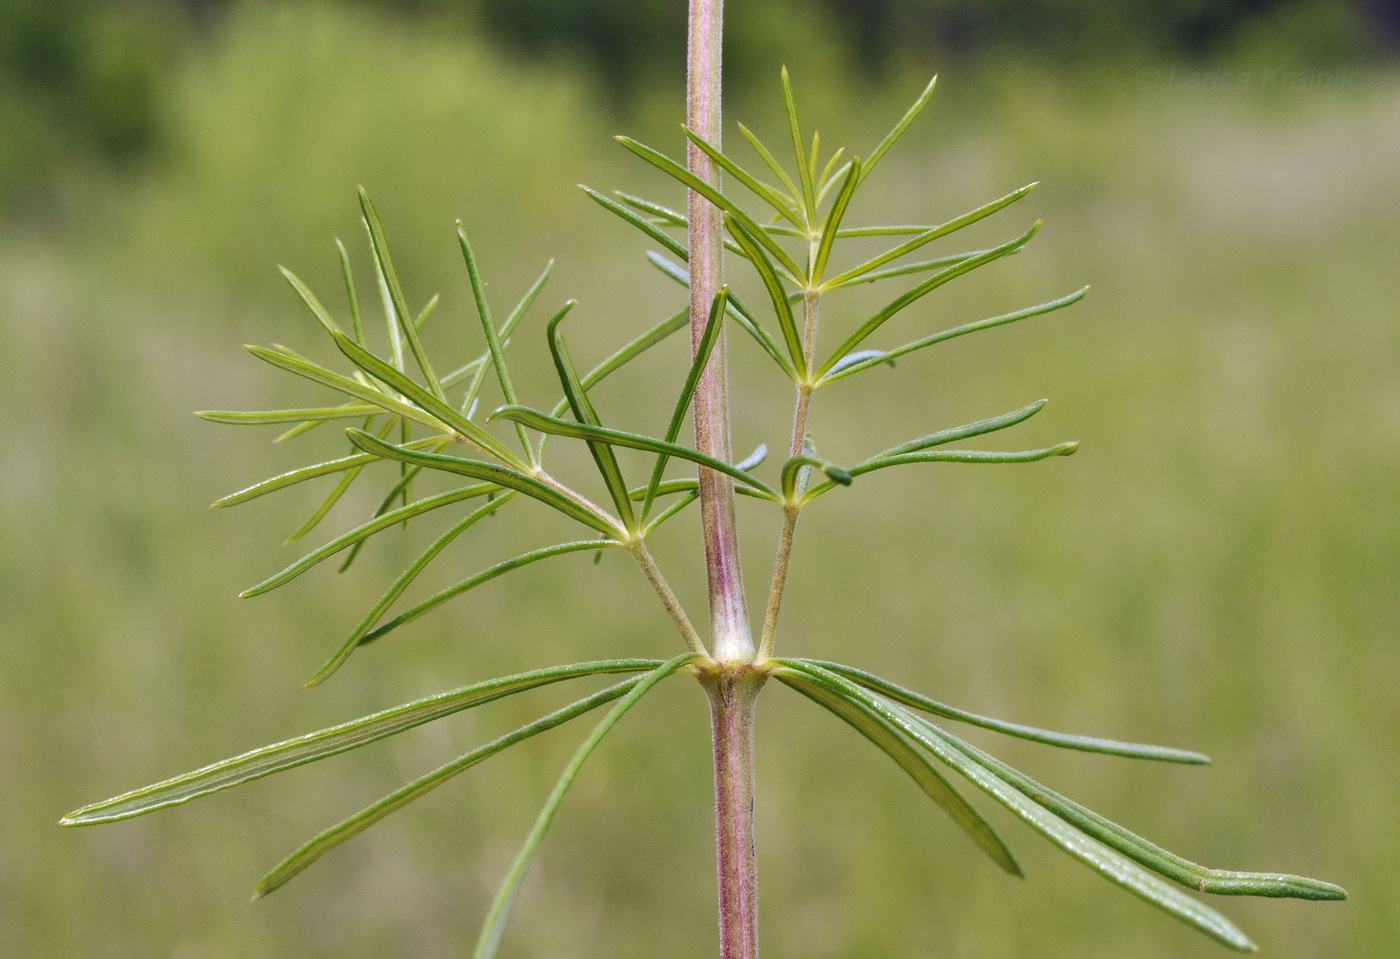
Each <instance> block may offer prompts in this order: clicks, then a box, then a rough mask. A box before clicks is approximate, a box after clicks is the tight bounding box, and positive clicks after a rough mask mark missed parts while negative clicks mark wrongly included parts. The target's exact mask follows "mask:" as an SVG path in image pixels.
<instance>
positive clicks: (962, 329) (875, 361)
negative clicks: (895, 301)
mask: <svg viewBox="0 0 1400 959" xmlns="http://www.w3.org/2000/svg"><path fill="white" fill-rule="evenodd" d="M979 255H980V254H979ZM1088 291H1089V288H1088V287H1087V286H1086V287H1084V289H1082V290H1079V291H1077V292H1075V293H1071V294H1070V295H1069V296H1065V297H1061V298H1060V299H1058V300H1051V301H1050V302H1049V303H1041V304H1040V305H1039V306H1032V307H1028V308H1027V309H1024V310H1017V311H1016V312H1015V313H1004V314H1002V315H1001V316H993V317H989V318H988V319H985V320H977V321H975V322H973V323H964V324H963V325H962V326H955V327H953V328H952V329H950V330H944V331H942V332H941V333H935V334H933V335H932V336H926V337H924V338H923V339H920V340H915V341H914V342H912V343H906V344H905V345H904V346H900V347H896V348H895V349H893V350H874V351H870V352H869V353H868V355H863V356H862V357H861V359H859V360H856V361H853V362H848V361H850V360H852V356H853V354H849V353H848V354H846V355H845V356H843V357H842V358H841V360H840V362H838V363H836V364H835V365H833V366H832V367H831V370H830V372H828V373H827V374H826V375H825V376H823V377H822V379H821V382H823V383H830V382H831V381H832V380H839V379H841V378H842V377H846V376H850V375H851V374H852V373H859V372H861V371H862V370H868V369H870V368H871V367H872V366H878V365H880V364H881V363H889V362H891V361H892V360H894V359H895V358H897V357H900V356H903V355H905V354H906V353H912V352H914V351H915V350H921V349H923V348H924V347H926V346H933V345H934V344H935V343H942V342H944V341H945V340H951V339H953V338H954V337H958V336H963V335H964V334H967V333H976V332H977V331H978V330H989V329H991V328H992V327H994V326H1003V325H1005V324H1007V323H1015V322H1016V321H1017V320H1024V319H1028V318H1030V317H1032V316H1040V315H1041V314H1043V313H1051V312H1053V311H1055V310H1058V309H1061V308H1063V307H1066V306H1069V305H1070V304H1072V303H1078V302H1079V301H1080V300H1082V299H1083V298H1084V294H1085V293H1087V292H1088Z"/></svg>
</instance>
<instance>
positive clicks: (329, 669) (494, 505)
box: [302, 490, 516, 689]
mask: <svg viewBox="0 0 1400 959" xmlns="http://www.w3.org/2000/svg"><path fill="white" fill-rule="evenodd" d="M515 495H516V494H515V492H514V491H513V490H508V491H506V492H505V493H503V494H502V495H500V496H498V497H496V498H495V499H493V500H491V501H489V502H488V503H486V505H484V506H479V507H477V508H476V509H474V510H472V511H471V512H470V513H468V514H467V515H466V516H464V517H462V519H460V520H458V521H457V522H455V523H453V524H452V525H451V526H449V527H448V528H447V531H446V532H444V533H442V534H441V535H440V536H438V538H437V539H435V540H433V542H432V543H431V544H430V545H429V546H428V548H427V549H425V550H424V551H423V552H422V553H419V554H418V558H417V559H415V560H414V561H413V562H412V563H410V564H409V566H408V569H406V570H404V571H403V572H402V573H400V574H399V575H398V577H397V578H396V579H395V580H394V582H393V583H392V584H390V586H389V588H388V589H387V590H385V592H384V595H383V596H381V597H379V601H378V602H377V603H375V604H374V606H373V607H372V608H371V609H370V611H369V612H368V613H366V614H365V616H364V618H363V619H361V620H360V623H359V625H358V626H356V627H355V629H354V630H353V631H352V632H351V633H350V635H349V636H348V637H347V638H346V639H345V641H344V642H342V643H341V644H340V647H339V648H338V649H336V651H335V652H334V653H332V654H331V658H330V659H328V660H326V661H325V662H324V663H323V664H321V667H320V668H319V669H317V670H316V672H315V673H313V674H312V675H311V678H310V679H308V680H307V681H306V682H305V683H303V684H302V688H303V689H310V688H311V687H312V686H319V685H320V684H321V683H323V682H325V681H326V679H327V678H329V677H330V675H331V673H333V672H335V671H336V670H337V669H339V668H340V667H341V665H342V664H344V662H345V661H346V660H347V659H349V658H350V654H351V653H352V652H354V651H355V647H357V646H359V645H360V641H361V640H362V639H364V637H365V634H366V633H368V632H369V631H370V630H371V629H373V628H374V625H375V624H376V623H378V622H379V620H380V619H381V618H383V616H384V613H385V612H387V611H388V609H389V607H390V606H392V605H394V602H395V601H396V600H397V599H398V598H399V597H400V596H402V595H403V591H404V590H406V589H408V587H409V584H411V583H412V582H413V581H414V580H415V579H417V578H418V574H419V573H421V572H422V571H423V570H424V569H426V568H427V566H428V564H429V563H431V562H432V561H433V560H434V559H435V558H437V555H438V554H439V553H441V552H442V551H443V550H444V549H446V548H447V545H448V544H449V543H451V542H452V541H453V540H454V539H456V538H457V537H458V536H460V535H462V534H463V533H465V532H466V531H467V530H468V529H470V528H471V527H473V526H475V525H476V524H477V523H478V522H479V521H481V520H482V519H485V518H486V517H487V516H490V515H491V514H492V513H494V512H495V511H496V510H498V509H500V508H501V507H502V506H504V505H505V504H506V503H509V502H510V501H511V499H512V498H514V497H515ZM361 542H364V541H363V540H361Z"/></svg>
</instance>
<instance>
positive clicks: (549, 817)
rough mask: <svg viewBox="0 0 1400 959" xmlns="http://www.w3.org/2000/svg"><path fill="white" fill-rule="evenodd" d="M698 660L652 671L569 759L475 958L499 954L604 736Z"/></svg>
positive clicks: (681, 659) (685, 658)
mask: <svg viewBox="0 0 1400 959" xmlns="http://www.w3.org/2000/svg"><path fill="white" fill-rule="evenodd" d="M696 658H697V656H696V654H695V653H685V654H683V655H681V656H677V657H676V658H675V659H671V660H668V661H667V662H665V663H663V664H662V665H661V666H658V667H657V668H656V669H655V670H654V671H653V672H651V673H649V674H647V675H646V676H644V677H642V678H641V680H640V681H638V683H637V685H635V686H633V687H632V688H631V689H630V690H629V691H628V692H627V695H626V696H624V697H623V698H622V700H621V701H620V702H618V704H617V705H616V706H614V707H613V708H612V709H610V710H609V711H608V714H607V715H606V716H604V717H603V720H602V721H601V722H600V723H598V725H597V726H595V727H594V728H593V731H592V732H591V733H589V734H588V738H587V739H585V740H584V741H583V744H582V745H580V746H579V748H578V750H577V751H576V752H575V753H574V755H573V758H572V759H570V760H569V764H568V765H567V766H565V767H564V771H563V772H562V773H560V775H559V781H558V782H556V783H555V784H554V789H553V790H552V791H551V792H550V794H549V797H548V798H547V799H546V800H545V802H544V807H543V808H542V809H540V814H539V816H538V817H537V818H536V819H535V825H534V826H533V827H532V828H531V829H530V834H529V835H528V836H526V837H525V843H524V845H523V846H521V848H520V853H519V855H517V856H516V857H515V862H514V863H512V864H511V867H510V871H509V872H507V873H506V878H505V881H504V882H502V883H501V888H500V890H499V891H498V892H497V893H496V898H495V900H494V901H493V902H492V903H491V908H490V910H489V911H488V912H487V913H486V922H485V923H484V924H483V925H482V929H481V937H480V938H479V939H478V940H477V944H476V952H475V953H474V954H473V955H474V957H475V959H491V957H492V956H494V955H495V954H496V947H497V946H498V945H499V944H500V941H501V933H502V932H504V931H505V925H506V919H507V918H508V917H509V916H510V907H511V905H512V904H514V902H515V894H516V893H517V892H519V891H520V885H521V883H523V882H524V881H525V873H526V871H527V870H528V869H529V868H530V863H531V862H533V861H534V858H535V853H536V852H537V851H538V850H539V847H540V843H541V842H543V841H544V835H545V833H546V832H547V831H548V830H549V825H550V823H552V822H553V821H554V814H555V813H556V812H558V811H559V804H560V803H562V802H563V801H564V795H565V794H566V793H567V792H568V791H569V787H570V786H571V785H573V782H574V779H575V777H577V776H578V773H579V770H580V769H581V768H583V764H584V762H585V761H586V760H587V759H588V757H589V756H590V755H592V753H593V750H594V749H596V748H598V744H599V743H600V742H602V741H603V737H604V736H606V735H607V734H608V733H609V732H610V731H611V730H612V728H613V727H614V726H616V725H617V722H618V720H620V719H621V718H622V717H623V716H625V715H626V714H627V711H628V710H630V709H631V708H632V707H633V706H635V705H637V703H638V701H640V700H641V698H642V697H643V696H645V695H646V694H647V693H649V692H650V691H651V690H652V688H653V687H654V686H655V685H656V684H657V683H659V682H661V680H663V679H665V678H666V677H667V676H669V675H671V674H672V673H674V672H675V671H676V670H678V669H680V668H682V667H683V666H685V665H686V664H688V663H690V662H691V661H693V660H694V659H696Z"/></svg>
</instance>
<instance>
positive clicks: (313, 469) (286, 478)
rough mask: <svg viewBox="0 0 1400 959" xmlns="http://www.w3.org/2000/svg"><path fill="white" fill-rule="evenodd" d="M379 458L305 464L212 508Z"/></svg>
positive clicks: (417, 444) (428, 442)
mask: <svg viewBox="0 0 1400 959" xmlns="http://www.w3.org/2000/svg"><path fill="white" fill-rule="evenodd" d="M438 442H441V440H440V439H437V438H434V439H422V440H414V441H413V443H412V444H410V445H409V448H410V449H421V448H423V447H427V446H432V445H433V444H434V443H438ZM379 459H380V457H379V456H376V455H374V454H371V453H356V454H355V455H354V456H344V457H341V458H340V459H334V460H327V461H326V462H324V463H316V464H315V465H313V466H303V467H301V468H300V469H295V470H292V471H290V472H287V473H282V474H280V475H278V476H273V477H271V478H270V479H265V480H263V481H262V482H261V483H254V484H253V485H252V486H249V487H247V488H246V489H241V490H239V491H238V492H236V493H230V494H228V495H227V496H225V497H222V498H221V499H217V500H215V501H214V502H213V503H211V504H210V508H211V509H212V508H220V509H222V508H223V507H226V506H237V505H238V504H239V503H246V502H248V501H249V500H251V499H257V498H258V497H259V496H265V495H266V494H268V493H272V492H275V491H277V490H279V489H286V488H287V487H288V486H295V485H296V484H297V483H304V482H306V481H307V480H313V479H316V478H318V477H321V476H329V475H331V474H332V473H339V472H340V471H341V470H346V469H350V468H352V467H355V466H363V465H365V464H366V463H374V462H378V461H379Z"/></svg>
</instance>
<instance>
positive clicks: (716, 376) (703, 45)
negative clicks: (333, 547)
mask: <svg viewBox="0 0 1400 959" xmlns="http://www.w3.org/2000/svg"><path fill="white" fill-rule="evenodd" d="M723 20H724V0H691V3H690V33H689V41H690V43H689V57H688V61H689V70H688V76H687V81H688V82H687V91H686V94H687V95H686V123H687V124H688V125H689V126H690V128H691V129H692V130H694V131H695V132H696V133H698V134H699V135H700V136H701V138H703V139H705V140H707V141H709V142H710V143H713V144H715V145H716V146H718V145H719V143H720V117H721V111H720V49H721V37H722V24H723ZM686 157H687V162H688V165H689V167H690V170H691V172H692V173H694V174H695V175H696V176H697V177H700V178H701V179H703V180H705V181H706V182H707V183H712V184H714V185H715V186H719V181H720V171H719V168H718V167H717V166H716V164H715V163H714V161H713V160H711V159H710V158H709V157H708V156H706V155H705V153H704V151H702V150H701V149H700V148H699V147H697V146H696V145H695V144H693V143H692V144H690V146H689V149H688V152H687V155H686ZM687 210H688V213H689V217H690V229H689V234H690V235H689V243H690V336H691V347H692V350H694V349H695V348H697V347H698V346H699V343H700V338H701V336H702V335H703V333H704V331H705V326H706V324H707V323H708V321H709V316H710V305H711V304H712V303H713V302H714V299H715V296H716V295H717V294H718V293H719V290H720V285H721V283H722V282H723V272H722V263H721V260H722V257H723V254H724V246H723V223H722V221H721V219H720V213H719V210H718V209H716V208H715V207H714V206H713V205H712V204H711V203H710V202H709V201H708V200H706V199H705V198H704V197H702V196H701V195H700V194H698V193H696V192H695V191H693V190H692V191H691V192H690V195H689V199H688V207H687ZM726 369H727V367H726V348H725V336H724V331H723V330H721V331H720V333H719V338H718V340H717V341H716V343H715V346H714V350H713V352H712V353H711V355H710V361H709V363H708V364H706V366H705V372H704V374H703V375H702V376H701V378H700V382H699V384H698V385H697V387H696V389H695V400H694V410H695V447H696V449H698V450H699V451H700V452H702V453H706V454H708V455H710V456H713V457H716V458H717V459H722V460H724V461H725V462H733V458H734V457H733V454H732V451H731V449H730V443H729V384H728V377H727V374H726ZM699 478H700V519H701V524H702V526H703V529H704V535H705V569H706V573H707V576H708V579H709V591H710V634H711V636H712V637H713V642H712V644H711V645H712V648H713V650H714V656H715V658H716V659H718V660H720V661H721V662H747V661H749V660H750V659H752V658H753V654H754V646H753V637H752V635H751V633H750V631H749V613H748V601H747V599H746V598H745V596H744V581H743V567H742V565H741V564H740V561H739V536H738V532H737V529H736V526H735V521H734V481H733V480H731V479H730V478H729V477H728V476H725V475H724V474H722V473H717V472H715V471H714V470H711V469H706V468H704V467H701V468H700V473H699Z"/></svg>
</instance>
